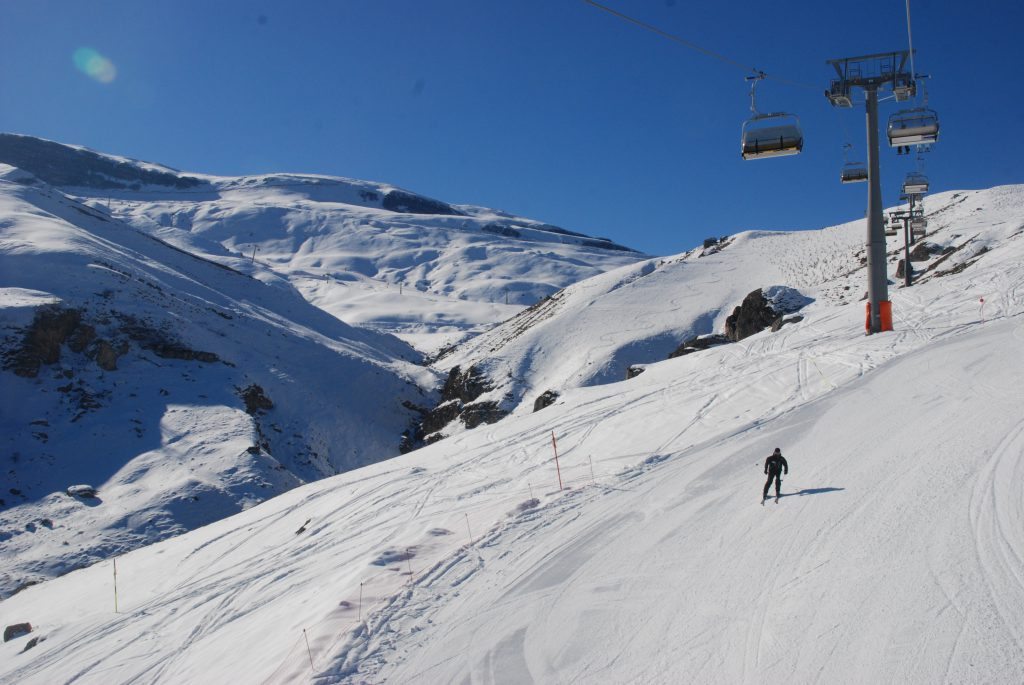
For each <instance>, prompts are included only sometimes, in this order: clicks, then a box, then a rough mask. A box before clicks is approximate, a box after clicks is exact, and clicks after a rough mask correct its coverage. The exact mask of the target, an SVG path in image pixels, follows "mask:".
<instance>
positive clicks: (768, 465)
mask: <svg viewBox="0 0 1024 685" xmlns="http://www.w3.org/2000/svg"><path fill="white" fill-rule="evenodd" d="M764 472H765V473H767V474H768V482H766V483H765V484H764V493H763V494H762V495H761V504H764V501H765V500H766V499H768V488H769V487H771V484H772V481H773V480H774V481H775V503H776V504H778V503H779V487H780V486H781V485H782V479H781V478H780V477H779V474H780V473H785V474H786V475H787V476H788V475H789V464H787V463H786V458H785V457H784V456H782V450H780V449H779V448H778V447H776V448H775V451H774V452H772V456H770V457H768V458H767V459H765V460H764Z"/></svg>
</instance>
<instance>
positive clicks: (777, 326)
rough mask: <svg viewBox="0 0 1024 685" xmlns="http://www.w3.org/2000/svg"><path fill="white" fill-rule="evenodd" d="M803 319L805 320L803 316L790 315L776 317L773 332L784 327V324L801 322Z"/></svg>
mask: <svg viewBox="0 0 1024 685" xmlns="http://www.w3.org/2000/svg"><path fill="white" fill-rule="evenodd" d="M803 320H804V317H802V316H790V317H782V316H780V317H779V318H777V319H775V321H774V322H772V333H776V332H778V330H779V329H780V328H782V327H783V326H785V325H786V324H788V323H800V322H801V321H803Z"/></svg>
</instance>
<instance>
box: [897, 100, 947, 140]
mask: <svg viewBox="0 0 1024 685" xmlns="http://www.w3.org/2000/svg"><path fill="white" fill-rule="evenodd" d="M888 134H889V146H890V147H902V146H905V145H930V144H932V143H934V142H936V141H937V140H938V139H939V115H938V114H936V113H935V110H932V109H928V108H926V107H915V108H913V109H904V110H900V111H899V112H896V113H895V114H893V115H892V116H890V117H889V127H888Z"/></svg>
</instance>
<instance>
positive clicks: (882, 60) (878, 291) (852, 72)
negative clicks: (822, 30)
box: [825, 50, 916, 335]
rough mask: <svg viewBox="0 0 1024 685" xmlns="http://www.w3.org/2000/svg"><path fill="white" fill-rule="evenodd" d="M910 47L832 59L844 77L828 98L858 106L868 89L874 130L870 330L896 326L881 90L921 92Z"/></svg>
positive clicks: (900, 97) (904, 96) (905, 94)
mask: <svg viewBox="0 0 1024 685" xmlns="http://www.w3.org/2000/svg"><path fill="white" fill-rule="evenodd" d="M909 57H910V51H908V50H898V51H895V52H883V53H879V54H876V55H865V56H863V57H844V58H843V59H833V60H828V62H827V64H831V65H832V66H833V67H834V68H835V70H836V74H837V76H838V78H835V79H832V81H831V83H830V84H829V88H828V90H826V91H825V97H827V98H828V100H829V102H831V103H832V106H833V107H853V89H854V88H861V89H862V90H863V91H864V96H865V100H866V109H867V129H868V141H867V142H868V211H867V218H868V233H867V256H868V264H867V266H868V312H867V322H866V324H865V328H866V329H867V332H868V334H869V335H870V334H871V333H879V332H881V331H891V330H892V303H890V302H889V279H888V275H887V273H886V261H885V223H884V221H883V219H882V179H881V178H880V176H879V171H878V168H879V164H878V91H879V90H884V89H885V88H886V87H889V88H891V89H892V93H893V96H894V97H895V99H896V101H897V102H903V101H905V100H909V99H910V98H911V97H912V96H913V95H914V93H915V92H916V84H915V81H914V74H912V73H911V72H909V71H907V68H906V67H907V60H908V58H909Z"/></svg>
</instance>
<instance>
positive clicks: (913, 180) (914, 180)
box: [903, 171, 928, 195]
mask: <svg viewBox="0 0 1024 685" xmlns="http://www.w3.org/2000/svg"><path fill="white" fill-rule="evenodd" d="M927 192H928V177H927V176H925V175H924V174H922V173H921V172H920V171H911V172H910V173H908V174H907V178H906V179H905V180H904V181H903V193H904V194H905V195H922V194H924V193H927Z"/></svg>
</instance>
